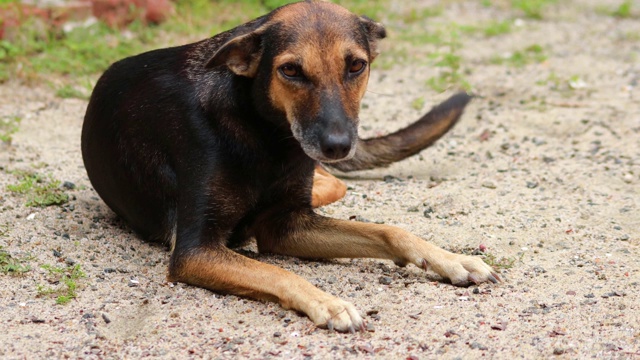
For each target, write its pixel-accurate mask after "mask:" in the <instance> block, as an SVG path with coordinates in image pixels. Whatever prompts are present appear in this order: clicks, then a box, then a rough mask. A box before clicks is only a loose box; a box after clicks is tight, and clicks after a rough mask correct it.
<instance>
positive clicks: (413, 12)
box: [400, 7, 442, 24]
mask: <svg viewBox="0 0 640 360" xmlns="http://www.w3.org/2000/svg"><path fill="white" fill-rule="evenodd" d="M441 14H442V8H441V7H425V8H422V9H416V8H411V9H409V10H408V11H407V12H405V13H403V14H401V15H400V20H402V21H403V22H404V23H407V24H412V23H415V22H419V21H422V20H425V19H428V18H432V17H436V16H440V15H441Z"/></svg>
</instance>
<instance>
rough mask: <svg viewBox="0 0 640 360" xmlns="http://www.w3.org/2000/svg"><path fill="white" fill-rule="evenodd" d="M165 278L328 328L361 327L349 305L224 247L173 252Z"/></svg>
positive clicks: (292, 276) (298, 279) (308, 284)
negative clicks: (274, 306)
mask: <svg viewBox="0 0 640 360" xmlns="http://www.w3.org/2000/svg"><path fill="white" fill-rule="evenodd" d="M178 250H179V249H178ZM167 279H168V280H169V281H180V282H183V283H187V284H191V285H195V286H199V287H203V288H207V289H210V290H213V291H217V292H223V293H230V294H235V295H240V296H246V297H251V298H254V299H261V300H269V301H275V302H279V303H280V304H281V305H282V306H283V307H284V308H286V309H294V310H297V311H301V312H303V313H305V314H307V316H309V318H310V319H311V320H312V321H313V322H314V323H315V324H316V325H318V326H322V327H328V328H329V329H335V330H338V331H350V332H354V331H356V330H362V328H363V326H364V322H363V320H362V318H361V317H360V314H358V312H357V310H356V309H355V307H354V306H353V305H352V304H351V303H349V302H346V301H343V300H340V299H338V298H337V297H335V296H333V295H330V294H327V293H325V292H323V291H321V290H320V289H318V288H316V287H315V286H313V285H311V284H310V283H309V282H307V281H306V280H304V279H302V278H301V277H299V276H297V275H295V274H292V273H290V272H288V271H286V270H283V269H280V268H278V267H276V266H273V265H269V264H264V263H261V262H259V261H256V260H253V259H249V258H247V257H244V256H242V255H240V254H238V253H236V252H233V251H232V250H230V249H228V248H226V247H224V246H216V247H213V248H212V247H200V248H194V249H191V250H188V251H183V252H179V251H177V252H174V253H173V255H172V259H171V266H170V271H169V275H168V277H167Z"/></svg>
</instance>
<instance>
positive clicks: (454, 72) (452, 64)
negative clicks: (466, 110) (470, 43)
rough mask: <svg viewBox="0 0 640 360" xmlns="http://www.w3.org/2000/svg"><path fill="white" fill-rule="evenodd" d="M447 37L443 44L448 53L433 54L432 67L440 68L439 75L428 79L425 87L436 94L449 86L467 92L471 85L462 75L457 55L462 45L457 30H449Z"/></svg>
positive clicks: (460, 59) (460, 60)
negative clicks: (433, 61)
mask: <svg viewBox="0 0 640 360" xmlns="http://www.w3.org/2000/svg"><path fill="white" fill-rule="evenodd" d="M448 37H449V39H448V41H446V42H445V44H446V48H447V50H448V51H443V52H438V53H435V54H434V58H435V63H434V66H436V67H438V68H440V73H439V75H438V76H434V77H431V78H429V80H427V85H428V86H429V87H431V88H432V89H433V90H435V91H438V92H442V91H445V90H446V89H447V88H449V87H451V86H456V87H460V88H463V89H465V90H469V89H470V88H471V85H470V84H469V83H468V82H467V81H466V80H465V78H464V75H463V74H462V58H461V57H460V55H458V50H459V49H460V47H461V46H462V44H461V43H460V39H459V35H458V32H457V30H455V29H454V30H451V32H450V33H449V34H448Z"/></svg>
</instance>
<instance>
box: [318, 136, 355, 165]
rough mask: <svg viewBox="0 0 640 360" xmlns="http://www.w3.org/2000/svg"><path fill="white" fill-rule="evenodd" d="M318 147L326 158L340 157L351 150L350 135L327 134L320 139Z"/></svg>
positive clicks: (336, 158) (335, 158) (337, 158)
mask: <svg viewBox="0 0 640 360" xmlns="http://www.w3.org/2000/svg"><path fill="white" fill-rule="evenodd" d="M320 149H321V150H322V155H324V156H325V157H326V158H327V159H332V160H339V159H342V158H344V157H346V156H347V155H349V152H350V151H351V137H350V136H349V135H348V134H329V135H327V136H325V137H324V138H323V139H322V140H321V142H320Z"/></svg>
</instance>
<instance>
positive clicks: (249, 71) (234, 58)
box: [206, 29, 263, 77]
mask: <svg viewBox="0 0 640 360" xmlns="http://www.w3.org/2000/svg"><path fill="white" fill-rule="evenodd" d="M262 33H263V31H261V29H258V30H255V31H252V32H250V33H248V34H244V35H239V36H236V37H234V38H232V39H230V40H229V41H227V42H226V43H225V44H224V45H222V46H221V47H220V48H219V49H218V51H216V53H215V54H213V56H211V58H210V59H209V61H208V62H207V65H206V68H213V67H216V66H221V65H226V66H227V67H228V68H229V70H231V71H232V72H233V73H234V74H236V75H240V76H246V77H254V76H255V75H256V72H257V70H258V64H259V63H260V58H261V57H262Z"/></svg>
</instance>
